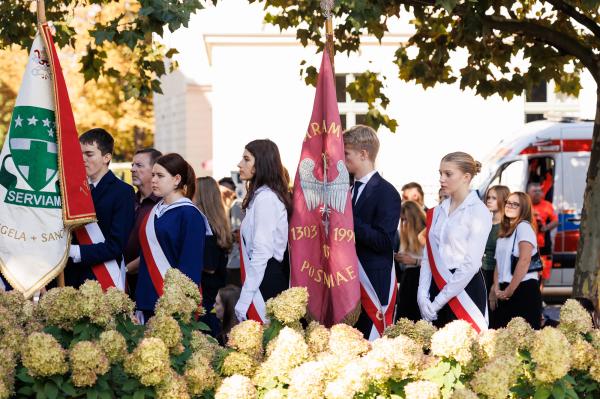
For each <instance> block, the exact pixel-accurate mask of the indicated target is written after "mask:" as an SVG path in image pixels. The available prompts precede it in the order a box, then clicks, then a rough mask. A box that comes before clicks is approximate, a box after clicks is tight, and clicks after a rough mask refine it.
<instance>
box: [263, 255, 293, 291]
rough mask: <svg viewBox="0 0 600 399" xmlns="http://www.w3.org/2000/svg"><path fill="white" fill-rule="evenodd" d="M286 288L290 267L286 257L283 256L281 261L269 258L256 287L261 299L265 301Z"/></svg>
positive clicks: (288, 282) (288, 286)
mask: <svg viewBox="0 0 600 399" xmlns="http://www.w3.org/2000/svg"><path fill="white" fill-rule="evenodd" d="M286 255H287V253H286ZM288 288H290V267H289V263H288V262H287V258H286V257H285V256H284V260H283V261H282V262H279V261H278V260H277V259H275V258H271V259H269V261H268V262H267V268H266V269H265V275H264V277H263V280H262V282H261V283H260V286H259V288H258V289H259V290H260V293H261V294H262V297H263V299H264V300H265V302H267V300H268V299H271V298H273V297H276V296H277V295H279V294H281V292H282V291H285V290H287V289H288Z"/></svg>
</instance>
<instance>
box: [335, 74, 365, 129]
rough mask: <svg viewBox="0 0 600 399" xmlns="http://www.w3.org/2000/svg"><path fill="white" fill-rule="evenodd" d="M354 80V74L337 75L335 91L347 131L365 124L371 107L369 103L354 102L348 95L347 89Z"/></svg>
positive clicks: (343, 127) (344, 127) (341, 117)
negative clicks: (349, 128)
mask: <svg viewBox="0 0 600 399" xmlns="http://www.w3.org/2000/svg"><path fill="white" fill-rule="evenodd" d="M353 80H354V74H351V73H350V74H346V73H340V74H336V75H335V89H336V97H337V101H338V108H339V110H340V119H341V121H342V129H343V130H346V128H348V127H352V126H354V125H357V124H363V125H364V124H365V123H366V121H367V112H368V111H369V106H368V104H367V103H360V102H356V101H353V100H352V99H351V98H350V94H348V93H346V87H347V86H348V85H349V84H350V82H352V81H353Z"/></svg>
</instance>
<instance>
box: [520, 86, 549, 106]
mask: <svg viewBox="0 0 600 399" xmlns="http://www.w3.org/2000/svg"><path fill="white" fill-rule="evenodd" d="M525 101H527V102H528V103H545V102H547V101H548V83H547V82H545V81H542V82H540V83H538V84H536V85H534V86H533V87H532V88H531V90H525Z"/></svg>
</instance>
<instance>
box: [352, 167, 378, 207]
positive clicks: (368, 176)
mask: <svg viewBox="0 0 600 399" xmlns="http://www.w3.org/2000/svg"><path fill="white" fill-rule="evenodd" d="M375 173H377V171H376V170H372V171H370V172H369V173H367V174H366V175H364V176H363V177H361V178H360V179H357V180H355V181H354V182H355V183H356V182H357V181H359V182H361V183H362V184H361V185H360V187H359V188H358V194H356V202H358V199H359V198H360V195H361V194H362V192H363V190H364V189H365V187H366V186H367V183H368V182H369V180H371V177H373V175H374V174H375ZM354 190H356V184H354V187H353V191H352V196H353V197H354ZM356 202H355V203H354V204H356Z"/></svg>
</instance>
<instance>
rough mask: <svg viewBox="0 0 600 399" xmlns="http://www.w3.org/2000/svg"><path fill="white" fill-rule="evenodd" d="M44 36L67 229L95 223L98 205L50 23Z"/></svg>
mask: <svg viewBox="0 0 600 399" xmlns="http://www.w3.org/2000/svg"><path fill="white" fill-rule="evenodd" d="M41 33H42V38H43V40H44V44H45V47H46V51H47V52H48V59H49V61H50V68H51V69H52V78H53V86H54V100H55V106H56V111H55V112H56V132H57V143H58V174H59V176H60V194H61V197H62V211H63V221H64V224H65V227H67V226H73V227H76V226H78V225H81V224H85V223H89V222H94V221H95V220H96V211H95V210H94V203H93V202H92V195H91V192H90V188H89V186H88V181H87V176H86V173H85V168H84V165H83V155H82V154H81V146H80V145H79V137H78V134H77V127H76V126H75V118H74V117H73V110H72V109H71V102H70V101H69V93H68V91H67V85H66V83H65V78H64V76H63V73H62V68H61V66H60V61H59V59H58V54H57V52H56V48H55V47H54V40H53V39H52V33H51V32H50V28H49V27H48V24H42V26H41Z"/></svg>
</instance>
